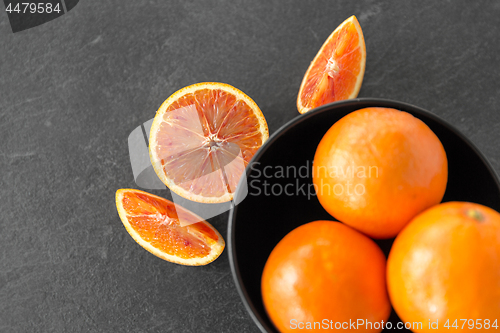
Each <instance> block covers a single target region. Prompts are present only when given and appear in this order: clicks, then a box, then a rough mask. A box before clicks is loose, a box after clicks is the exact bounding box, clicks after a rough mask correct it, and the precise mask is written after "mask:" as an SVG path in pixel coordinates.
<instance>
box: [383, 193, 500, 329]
mask: <svg viewBox="0 0 500 333" xmlns="http://www.w3.org/2000/svg"><path fill="white" fill-rule="evenodd" d="M387 283H388V288H389V294H390V297H391V301H392V305H393V306H394V309H395V310H396V312H397V313H398V315H399V316H400V317H401V319H402V320H403V321H406V322H421V323H422V324H423V325H422V327H421V329H412V330H413V331H414V332H449V331H450V330H454V331H456V330H458V331H459V332H464V331H466V330H467V331H468V330H469V329H471V328H474V329H475V330H477V329H479V328H480V327H482V328H483V329H489V330H492V329H493V328H492V327H493V325H495V320H497V319H498V321H500V214H499V213H497V212H496V211H494V210H493V209H490V208H488V207H485V206H482V205H479V204H473V203H467V202H447V203H444V204H441V205H437V206H435V207H432V208H430V209H428V210H426V211H425V212H423V213H421V214H420V215H418V216H417V217H416V218H415V219H414V220H413V221H412V222H410V224H408V226H407V227H406V228H405V229H404V230H403V231H402V232H401V233H400V234H399V235H398V237H397V238H396V240H395V242H394V244H393V246H392V249H391V252H390V254H389V259H388V263H387ZM466 319H467V321H465V320H466ZM498 321H497V322H496V325H500V323H499V322H498ZM429 322H431V323H436V322H437V325H436V324H434V325H433V327H434V328H438V329H430V328H429ZM471 324H473V325H471ZM453 325H457V326H455V327H454V326H453ZM485 325H486V326H485ZM446 326H449V327H450V328H447V327H446ZM457 327H458V328H457ZM487 327H489V328H487ZM497 327H498V326H497Z"/></svg>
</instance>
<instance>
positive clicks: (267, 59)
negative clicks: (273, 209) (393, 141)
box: [0, 0, 500, 332]
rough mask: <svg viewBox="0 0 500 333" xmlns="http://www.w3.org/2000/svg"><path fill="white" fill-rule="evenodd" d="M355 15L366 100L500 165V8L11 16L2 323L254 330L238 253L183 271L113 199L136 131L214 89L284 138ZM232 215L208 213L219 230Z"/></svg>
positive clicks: (0, 30)
mask: <svg viewBox="0 0 500 333" xmlns="http://www.w3.org/2000/svg"><path fill="white" fill-rule="evenodd" d="M2 10H3V8H2ZM352 14H355V15H357V17H358V19H359V21H360V23H361V26H362V28H363V31H364V35H365V40H366V47H367V64H366V73H365V78H364V83H363V87H362V89H361V92H360V95H359V96H360V97H383V98H389V99H395V100H400V101H403V102H407V103H411V104H414V105H417V106H420V107H423V108H425V109H428V110H430V111H432V112H434V113H436V114H438V115H439V116H441V117H442V118H444V119H446V120H447V121H449V122H450V123H452V124H453V125H455V126H456V127H457V128H459V129H460V130H461V131H462V132H463V133H464V134H465V135H467V136H468V137H469V138H470V139H471V140H472V141H473V142H474V143H475V144H476V145H477V146H478V147H479V148H480V150H482V152H483V153H484V154H485V155H486V156H487V158H488V159H489V161H490V162H491V163H492V165H493V167H494V168H495V170H496V171H497V172H500V150H499V144H500V60H499V59H500V57H499V54H500V43H499V41H498V38H499V37H500V2H498V1H465V0H462V1H439V2H438V1H434V0H425V1H412V2H411V4H410V2H409V1H369V0H363V1H350V0H339V1H332V0H324V1H302V0H294V1H270V0H262V1H234V0H232V1H230V0H221V1H197V2H196V1H165V0H151V1H136V0H135V1H133V0H115V1H109V0H108V1H92V0H85V1H80V3H79V4H78V6H77V7H75V8H74V9H73V10H72V11H71V12H69V13H68V14H66V15H64V16H62V17H60V18H58V19H56V20H54V21H51V22H49V23H46V24H44V25H41V26H39V27H35V28H33V29H30V30H26V31H23V32H20V33H17V34H13V33H12V31H11V29H10V27H9V23H8V20H7V15H6V13H5V12H2V13H0V20H1V23H0V170H1V177H0V331H1V332H257V328H256V327H255V326H254V324H253V323H252V321H251V319H250V317H249V315H248V314H247V313H246V310H245V309H244V307H243V305H242V302H241V300H240V298H239V295H238V294H237V292H236V289H235V286H234V282H233V279H232V277H231V273H230V269H229V263H228V256H227V251H225V252H224V253H223V254H222V256H221V257H220V258H219V259H217V260H216V261H215V262H214V263H212V264H210V265H208V266H204V267H183V266H179V265H175V264H171V263H168V262H165V261H163V260H161V259H158V258H156V257H155V256H153V255H151V254H149V253H148V252H146V251H145V250H143V249H142V248H141V247H139V246H138V245H137V244H136V243H135V242H134V241H133V240H132V238H131V237H130V236H129V235H128V234H127V232H126V231H125V229H124V227H123V225H122V223H121V222H120V219H119V217H118V214H117V212H116V209H115V202H114V196H115V191H116V190H117V189H118V188H124V187H132V188H136V185H135V184H134V181H133V176H132V170H131V167H130V162H129V156H128V148H127V137H128V135H129V133H130V132H131V131H132V130H133V129H134V128H135V127H136V126H138V125H140V124H141V123H142V122H144V121H146V120H148V119H150V118H152V117H153V116H154V114H155V112H156V110H157V109H158V107H159V105H160V104H161V103H162V102H163V101H164V100H165V99H166V98H167V97H168V96H169V95H170V94H171V93H173V92H174V91H176V90H177V89H179V88H182V87H184V86H186V85H189V84H192V83H196V82H202V81H221V82H226V83H229V84H231V85H234V86H235V87H237V88H239V89H241V90H243V91H244V92H245V93H247V94H248V95H249V96H251V97H252V98H253V99H254V100H255V101H256V102H257V104H258V105H259V106H260V107H261V109H262V111H263V113H264V115H265V117H266V118H267V121H268V123H269V128H270V132H271V133H273V132H275V131H276V130H277V129H278V128H279V127H280V126H281V125H282V124H284V123H285V122H286V121H288V120H291V119H292V118H294V117H296V116H298V112H297V111H296V108H295V98H296V94H297V91H298V88H299V85H300V82H301V79H302V76H303V74H304V72H305V70H306V69H307V66H308V64H309V62H310V61H311V60H312V58H313V57H314V55H315V54H316V52H317V50H318V49H319V47H320V46H321V44H322V43H323V41H324V40H325V39H326V37H327V36H328V35H329V34H330V33H331V32H332V31H333V29H335V27H337V25H338V24H340V23H341V22H342V21H343V20H344V19H346V18H347V17H349V16H350V15H352ZM304 139H307V138H304ZM155 193H157V194H162V193H163V192H162V191H157V192H155ZM226 220H227V213H226V214H223V215H221V216H218V217H216V218H213V219H211V220H210V222H211V223H212V224H213V225H214V226H215V227H216V228H218V230H220V231H221V233H222V234H223V236H224V237H226V236H227V231H226V227H227V221H226ZM265 234H266V231H265V230H262V237H265ZM256 246H258V241H257V240H256Z"/></svg>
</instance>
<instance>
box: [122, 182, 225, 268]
mask: <svg viewBox="0 0 500 333" xmlns="http://www.w3.org/2000/svg"><path fill="white" fill-rule="evenodd" d="M116 208H117V210H118V215H120V219H121V220H122V222H123V225H124V226H125V228H126V229H127V231H128V233H129V234H130V236H132V238H133V239H134V240H135V241H136V242H137V243H139V245H140V246H142V247H143V248H145V249H146V250H148V251H149V252H151V253H152V254H154V255H155V256H157V257H159V258H162V259H164V260H167V261H170V262H174V263H177V264H182V265H189V266H201V265H206V264H208V263H211V262H212V261H214V260H215V259H217V257H218V256H219V255H220V254H221V253H222V251H223V250H224V246H225V243H224V239H223V238H222V236H221V235H220V234H219V232H218V231H217V230H215V228H214V227H212V225H210V224H209V223H208V222H206V221H204V220H203V219H202V218H200V217H199V216H197V215H196V214H194V213H192V212H190V211H188V210H187V209H184V208H182V207H180V206H178V205H174V203H173V202H171V201H169V200H166V199H164V198H161V197H158V196H156V195H153V194H150V193H147V192H144V191H139V190H133V189H120V190H118V191H117V192H116ZM180 218H182V219H183V220H184V221H185V222H186V221H187V224H188V225H186V226H184V227H181V225H180V222H179V219H180Z"/></svg>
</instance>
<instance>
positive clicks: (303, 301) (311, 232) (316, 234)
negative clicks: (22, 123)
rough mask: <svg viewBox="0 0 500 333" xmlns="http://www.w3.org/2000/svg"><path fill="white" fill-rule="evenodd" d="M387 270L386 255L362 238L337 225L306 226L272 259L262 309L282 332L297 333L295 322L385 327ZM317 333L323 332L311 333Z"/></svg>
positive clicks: (293, 233) (280, 246)
mask: <svg viewBox="0 0 500 333" xmlns="http://www.w3.org/2000/svg"><path fill="white" fill-rule="evenodd" d="M385 268H386V259H385V256H384V254H383V253H382V251H381V250H380V248H379V247H378V246H377V244H375V242H373V241H372V240H371V239H369V238H368V237H366V236H364V235H363V234H361V233H359V232H357V231H356V230H354V229H352V228H350V227H348V226H346V225H344V224H342V223H339V222H332V221H315V222H311V223H307V224H305V225H302V226H300V227H298V228H296V229H294V230H292V231H291V232H290V233H289V234H288V235H286V236H285V237H284V238H283V239H282V240H281V241H280V242H279V243H278V245H277V246H276V247H275V248H274V250H273V251H272V253H271V255H270V256H269V258H268V260H267V263H266V265H265V267H264V272H263V275H262V297H263V301H264V306H265V308H266V311H267V313H268V315H269V317H270V318H271V320H272V322H273V323H274V325H275V326H276V328H277V329H278V330H279V331H280V332H296V331H297V329H292V327H294V326H293V325H291V324H290V321H291V320H292V319H295V320H297V323H298V322H304V323H306V322H314V321H317V322H321V321H322V320H323V319H327V320H333V322H334V323H335V322H337V321H339V322H345V321H347V322H349V319H351V320H353V321H356V320H357V319H359V318H363V319H365V320H370V321H372V322H376V321H378V322H380V321H382V320H384V322H385V321H386V320H387V318H388V317H389V314H390V311H391V306H390V303H389V298H388V295H387V289H386V282H385ZM316 331H318V332H323V331H324V329H316V330H308V332H316ZM343 331H344V330H343ZM345 331H349V329H346V330H345ZM380 331H381V330H375V329H374V330H370V331H369V332H380Z"/></svg>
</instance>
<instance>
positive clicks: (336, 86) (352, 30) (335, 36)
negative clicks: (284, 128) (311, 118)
mask: <svg viewBox="0 0 500 333" xmlns="http://www.w3.org/2000/svg"><path fill="white" fill-rule="evenodd" d="M365 63H366V46H365V39H364V37H363V32H362V31H361V26H360V25H359V23H358V20H357V19H356V17H355V16H354V15H353V16H351V17H349V18H348V19H347V20H345V21H344V22H343V23H342V24H341V25H339V26H338V27H337V28H336V29H335V30H334V31H333V32H332V34H331V35H330V36H329V37H328V38H327V40H326V41H325V43H324V44H323V46H322V47H321V49H320V50H319V51H318V53H317V54H316V57H315V58H314V60H313V61H312V62H311V64H310V65H309V68H308V69H307V71H306V74H305V75H304V78H303V79H302V84H301V85H300V89H299V94H298V97H297V109H298V110H299V112H300V113H305V112H307V111H309V110H310V109H312V108H315V107H318V106H320V105H323V104H327V103H331V102H336V101H341V100H345V99H350V98H356V96H358V93H359V90H360V89H361V83H362V82H363V76H364V74H365Z"/></svg>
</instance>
